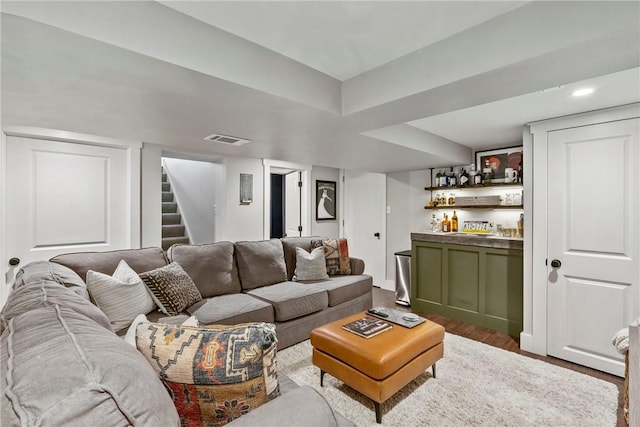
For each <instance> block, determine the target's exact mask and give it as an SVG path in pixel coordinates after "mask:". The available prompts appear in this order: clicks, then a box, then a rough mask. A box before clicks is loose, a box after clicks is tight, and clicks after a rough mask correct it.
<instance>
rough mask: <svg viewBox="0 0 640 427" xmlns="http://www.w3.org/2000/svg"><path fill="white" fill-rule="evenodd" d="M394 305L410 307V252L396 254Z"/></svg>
mask: <svg viewBox="0 0 640 427" xmlns="http://www.w3.org/2000/svg"><path fill="white" fill-rule="evenodd" d="M395 256H396V304H400V305H406V306H410V305H411V250H407V251H401V252H396V253H395Z"/></svg>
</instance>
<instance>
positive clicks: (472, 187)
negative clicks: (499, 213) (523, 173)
mask: <svg viewBox="0 0 640 427" xmlns="http://www.w3.org/2000/svg"><path fill="white" fill-rule="evenodd" d="M494 187H522V183H519V182H496V183H495V184H491V185H482V184H481V185H466V186H464V187H460V186H455V187H424V189H425V190H427V191H438V190H444V191H447V190H476V189H480V188H494Z"/></svg>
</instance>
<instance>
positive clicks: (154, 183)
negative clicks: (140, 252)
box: [140, 143, 162, 248]
mask: <svg viewBox="0 0 640 427" xmlns="http://www.w3.org/2000/svg"><path fill="white" fill-rule="evenodd" d="M141 159H142V160H141V161H142V165H141V168H140V173H141V175H142V176H141V180H140V182H141V187H142V194H141V204H142V206H141V207H140V208H141V209H140V210H141V221H140V222H141V224H140V230H141V242H140V245H141V247H143V248H148V247H150V246H154V247H159V246H162V193H161V183H162V175H161V167H160V166H161V159H162V149H161V148H160V146H158V145H154V144H147V143H144V144H142V152H141Z"/></svg>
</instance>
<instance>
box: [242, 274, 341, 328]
mask: <svg viewBox="0 0 640 427" xmlns="http://www.w3.org/2000/svg"><path fill="white" fill-rule="evenodd" d="M247 293H248V294H249V295H253V296H255V297H258V298H260V299H262V300H264V301H267V302H268V303H269V304H271V305H272V306H273V309H274V312H275V313H274V314H275V320H276V321H277V322H285V321H287V320H291V319H295V318H297V317H302V316H306V315H307V314H311V313H315V312H316V311H320V310H322V309H324V308H326V307H327V306H328V304H329V298H328V296H327V292H326V291H325V290H324V289H322V288H321V287H319V286H317V285H315V284H309V285H304V286H302V285H300V284H299V283H295V282H282V283H278V284H275V285H271V286H264V287H261V288H256V289H253V290H251V291H249V292H247Z"/></svg>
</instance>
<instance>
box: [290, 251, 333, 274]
mask: <svg viewBox="0 0 640 427" xmlns="http://www.w3.org/2000/svg"><path fill="white" fill-rule="evenodd" d="M328 278H329V275H328V274H327V264H326V261H325V257H324V249H323V248H315V249H314V250H312V251H311V253H309V252H307V251H305V250H304V249H302V248H296V270H295V273H294V276H293V280H297V281H300V280H323V279H328Z"/></svg>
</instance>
